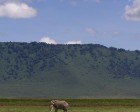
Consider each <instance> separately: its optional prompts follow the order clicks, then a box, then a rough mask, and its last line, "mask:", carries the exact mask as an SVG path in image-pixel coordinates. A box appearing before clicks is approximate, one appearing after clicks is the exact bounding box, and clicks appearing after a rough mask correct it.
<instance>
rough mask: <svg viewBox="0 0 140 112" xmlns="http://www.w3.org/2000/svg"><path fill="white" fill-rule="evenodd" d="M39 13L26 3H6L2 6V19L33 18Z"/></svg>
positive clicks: (0, 11)
mask: <svg viewBox="0 0 140 112" xmlns="http://www.w3.org/2000/svg"><path fill="white" fill-rule="evenodd" d="M36 13H37V11H36V10H35V9H34V8H32V7H29V6H28V5H27V4H25V3H20V2H18V1H17V2H5V3H2V4H0V17H9V18H31V17H34V16H35V15H36Z"/></svg>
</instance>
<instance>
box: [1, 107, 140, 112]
mask: <svg viewBox="0 0 140 112" xmlns="http://www.w3.org/2000/svg"><path fill="white" fill-rule="evenodd" d="M0 112H49V110H48V107H47V106H2V107H0ZM58 112H63V111H62V110H58ZM69 112H140V107H139V106H133V107H131V106H117V107H116V106H96V107H71V108H70V110H69Z"/></svg>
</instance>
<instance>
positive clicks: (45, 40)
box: [40, 37, 57, 44]
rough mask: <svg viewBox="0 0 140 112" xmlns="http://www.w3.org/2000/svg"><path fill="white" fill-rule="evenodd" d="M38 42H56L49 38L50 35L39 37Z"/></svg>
mask: <svg viewBox="0 0 140 112" xmlns="http://www.w3.org/2000/svg"><path fill="white" fill-rule="evenodd" d="M40 42H45V43H47V44H57V43H56V41H55V40H53V39H51V38H50V37H43V38H41V39H40Z"/></svg>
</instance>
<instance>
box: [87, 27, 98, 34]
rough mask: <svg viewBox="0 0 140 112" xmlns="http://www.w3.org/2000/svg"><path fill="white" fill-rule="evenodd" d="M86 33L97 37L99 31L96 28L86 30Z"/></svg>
mask: <svg viewBox="0 0 140 112" xmlns="http://www.w3.org/2000/svg"><path fill="white" fill-rule="evenodd" d="M85 31H86V32H87V33H90V34H92V35H96V33H97V31H96V30H95V29H94V28H86V29H85Z"/></svg>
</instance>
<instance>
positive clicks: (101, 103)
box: [0, 99, 140, 112]
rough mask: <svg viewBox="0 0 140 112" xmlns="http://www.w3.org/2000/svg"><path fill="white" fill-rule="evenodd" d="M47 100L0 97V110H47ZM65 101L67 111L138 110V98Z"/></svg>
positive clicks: (123, 111) (139, 103)
mask: <svg viewBox="0 0 140 112" xmlns="http://www.w3.org/2000/svg"><path fill="white" fill-rule="evenodd" d="M49 101H50V99H0V112H49V107H48V105H49ZM66 101H68V102H69V104H70V108H69V112H140V99H66ZM53 112H54V111H53ZM58 112H63V111H62V110H59V111H58Z"/></svg>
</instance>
